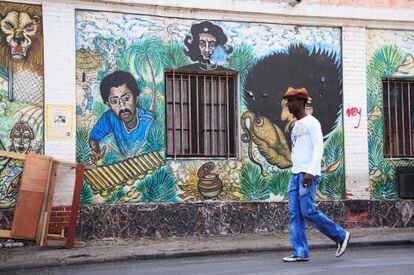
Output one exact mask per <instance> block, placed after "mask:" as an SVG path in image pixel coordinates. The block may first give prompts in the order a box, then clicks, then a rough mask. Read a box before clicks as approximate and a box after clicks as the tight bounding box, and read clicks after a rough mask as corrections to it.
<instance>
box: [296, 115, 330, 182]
mask: <svg viewBox="0 0 414 275" xmlns="http://www.w3.org/2000/svg"><path fill="white" fill-rule="evenodd" d="M291 138H292V164H293V166H292V173H294V174H298V173H302V172H304V173H309V174H311V175H314V176H320V175H321V160H322V155H323V136H322V129H321V124H320V123H319V121H318V120H317V119H316V118H315V117H313V116H312V115H307V116H305V117H304V118H302V119H300V120H298V121H296V122H295V125H294V126H293V129H292V134H291Z"/></svg>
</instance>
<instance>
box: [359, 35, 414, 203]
mask: <svg viewBox="0 0 414 275" xmlns="http://www.w3.org/2000/svg"><path fill="white" fill-rule="evenodd" d="M367 43H368V45H367V50H368V55H367V57H368V60H367V89H368V91H367V93H368V101H367V102H368V138H369V139H368V145H369V179H370V186H371V198H373V199H396V198H397V185H396V183H395V182H396V175H395V168H396V167H398V166H412V165H413V163H412V162H410V161H407V160H398V159H393V160H391V159H386V158H384V154H383V146H384V140H383V129H384V127H383V101H382V100H383V98H382V92H383V91H382V81H381V79H383V78H387V77H393V76H395V75H396V74H398V75H400V76H403V75H407V76H410V75H411V76H413V75H414V69H413V68H414V60H413V54H414V50H413V49H414V32H409V31H392V30H369V31H368V33H367Z"/></svg>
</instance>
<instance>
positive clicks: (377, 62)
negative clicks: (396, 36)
mask: <svg viewBox="0 0 414 275" xmlns="http://www.w3.org/2000/svg"><path fill="white" fill-rule="evenodd" d="M404 59H405V53H404V52H403V51H402V50H401V49H400V48H398V47H397V46H395V45H384V46H382V47H381V48H379V49H378V50H377V51H376V52H375V53H374V55H373V57H372V59H371V63H370V66H373V67H374V68H373V69H374V70H376V71H378V72H381V77H389V76H391V75H392V74H393V73H394V72H395V71H397V68H398V66H400V65H401V63H402V62H403V61H404Z"/></svg>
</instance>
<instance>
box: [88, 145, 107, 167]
mask: <svg viewBox="0 0 414 275" xmlns="http://www.w3.org/2000/svg"><path fill="white" fill-rule="evenodd" d="M105 152H106V146H103V147H102V150H96V151H95V150H92V157H91V161H92V164H97V163H98V161H99V160H101V159H103V157H104V156H105Z"/></svg>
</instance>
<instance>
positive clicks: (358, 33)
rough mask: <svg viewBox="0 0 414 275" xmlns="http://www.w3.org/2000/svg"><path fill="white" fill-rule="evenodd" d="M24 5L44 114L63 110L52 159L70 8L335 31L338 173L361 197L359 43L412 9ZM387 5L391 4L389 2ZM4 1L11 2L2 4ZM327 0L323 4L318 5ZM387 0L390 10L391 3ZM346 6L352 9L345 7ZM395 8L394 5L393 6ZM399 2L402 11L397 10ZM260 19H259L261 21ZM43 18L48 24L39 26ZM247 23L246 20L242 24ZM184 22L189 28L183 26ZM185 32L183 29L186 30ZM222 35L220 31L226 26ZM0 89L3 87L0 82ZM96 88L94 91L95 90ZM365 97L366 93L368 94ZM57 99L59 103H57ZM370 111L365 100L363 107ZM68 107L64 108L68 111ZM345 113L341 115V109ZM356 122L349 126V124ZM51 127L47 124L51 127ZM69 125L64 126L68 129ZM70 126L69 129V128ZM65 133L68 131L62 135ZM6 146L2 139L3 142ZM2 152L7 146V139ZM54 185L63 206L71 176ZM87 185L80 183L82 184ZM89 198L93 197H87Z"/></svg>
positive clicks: (401, 25) (69, 142)
mask: <svg viewBox="0 0 414 275" xmlns="http://www.w3.org/2000/svg"><path fill="white" fill-rule="evenodd" d="M22 2H23V3H25V4H26V5H33V4H38V5H39V4H41V5H42V14H43V18H42V22H43V33H44V36H45V41H44V65H45V69H44V70H45V73H44V83H45V86H44V90H45V103H46V106H45V107H46V113H49V114H52V113H56V112H57V113H62V112H63V113H64V114H68V119H67V120H68V121H71V122H70V123H69V124H70V125H71V127H69V128H67V126H65V127H66V128H65V131H63V132H62V133H59V131H58V132H56V131H53V129H56V125H53V124H51V126H52V127H51V129H52V131H48V129H46V132H45V149H44V150H45V153H46V154H47V155H52V156H54V157H56V158H59V159H66V160H71V161H74V160H75V159H76V140H75V128H76V125H75V108H76V93H78V94H79V91H80V90H79V87H78V88H76V71H75V64H76V62H75V60H76V49H77V48H76V47H75V39H76V36H77V33H78V32H77V31H75V27H76V25H75V10H83V11H85V10H91V11H92V10H97V11H99V10H101V11H111V13H113V12H117V13H122V12H125V10H128V12H129V13H130V14H147V15H157V16H161V17H163V16H166V17H172V18H186V19H188V20H191V22H195V23H196V22H201V21H202V20H210V21H212V22H214V23H217V24H224V23H223V22H226V21H234V20H236V21H239V22H250V23H257V24H263V25H269V24H270V25H274V24H278V25H280V26H282V27H283V26H285V27H286V28H289V27H290V28H292V27H293V28H294V26H295V25H297V24H298V25H299V29H300V28H301V26H302V25H303V26H316V27H317V26H327V27H329V28H342V41H341V43H342V53H343V54H342V59H343V61H342V64H341V65H342V69H343V109H342V112H343V125H344V127H343V135H344V144H345V149H344V150H345V152H344V154H345V159H344V162H345V165H344V168H345V176H346V193H343V194H344V195H345V196H347V197H348V198H365V199H366V198H368V197H369V194H370V191H369V184H368V183H367V177H368V173H367V171H368V160H367V159H368V155H367V145H366V143H367V140H368V139H367V131H366V130H365V129H366V127H367V122H366V119H364V118H366V117H367V114H366V113H365V112H364V110H367V108H366V105H365V103H364V102H363V101H364V100H362V101H360V100H358V98H359V99H361V98H362V99H364V98H367V97H366V96H365V95H366V93H367V89H366V88H365V86H364V85H366V84H365V81H363V80H362V75H364V71H365V70H366V66H367V65H366V63H367V61H366V60H367V59H366V58H364V52H365V51H366V50H365V49H364V46H363V45H362V44H363V40H364V33H365V32H367V31H366V28H370V29H413V21H412V20H413V19H412V16H411V14H412V9H411V7H410V6H409V2H406V1H405V3H402V2H398V3H397V2H395V1H388V2H387V3H385V2H384V1H381V2H376V3H377V4H378V6H377V8H372V6H369V7H368V6H367V7H362V8H361V7H360V5H359V7H360V8H358V9H355V7H352V5H353V2H352V1H351V2H349V1H348V3H344V1H340V3H339V2H333V1H328V2H329V3H322V2H310V1H304V2H303V3H300V4H298V5H296V6H295V7H291V6H289V5H288V4H287V3H285V2H284V1H276V2H275V1H261V2H260V4H258V3H257V1H253V2H252V1H199V2H198V3H197V6H194V2H193V1H182V2H180V3H176V2H172V1H167V0H165V1H157V3H156V4H157V5H160V6H157V5H154V3H153V1H135V0H134V1H106V2H105V3H102V2H93V3H92V2H88V1H85V2H81V1H22ZM391 2H392V3H391ZM6 3H7V4H9V3H12V2H9V1H7V2H6ZM325 4H326V5H325ZM390 4H392V5H393V6H392V7H396V9H394V8H390V6H389V5H390ZM348 5H351V6H348ZM395 5H396V6H395ZM402 5H408V6H404V8H406V9H400V8H401V7H402ZM261 22H266V23H261ZM46 23H47V24H46ZM246 24H247V23H246ZM189 26H190V25H188V27H189ZM187 31H188V30H187ZM225 32H226V30H225ZM1 84H2V86H1V87H3V90H5V87H7V84H6V81H5V80H2V83H1ZM95 92H96V91H95ZM368 100H369V98H368ZM56 104H59V105H60V106H56ZM368 108H369V104H368ZM68 109H69V110H72V112H70V111H69V112H68V111H67V110H68ZM47 110H50V111H49V112H48V111H47ZM347 111H348V112H347ZM357 125H359V127H357V128H355V126H357ZM53 126H54V127H55V128H54V127H53ZM68 129H69V130H68ZM70 129H71V130H70ZM68 132H69V133H68ZM3 143H7V141H6V142H5V141H3ZM5 147H6V149H7V147H9V145H7V144H6V146H5ZM62 173H63V175H62V177H61V178H60V179H61V180H60V181H59V182H58V187H57V189H58V192H57V195H58V196H57V197H58V199H56V200H55V203H57V204H70V202H71V190H72V187H73V174H72V175H71V172H62ZM86 187H87V186H85V188H86ZM94 201H95V202H96V201H97V200H94Z"/></svg>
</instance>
